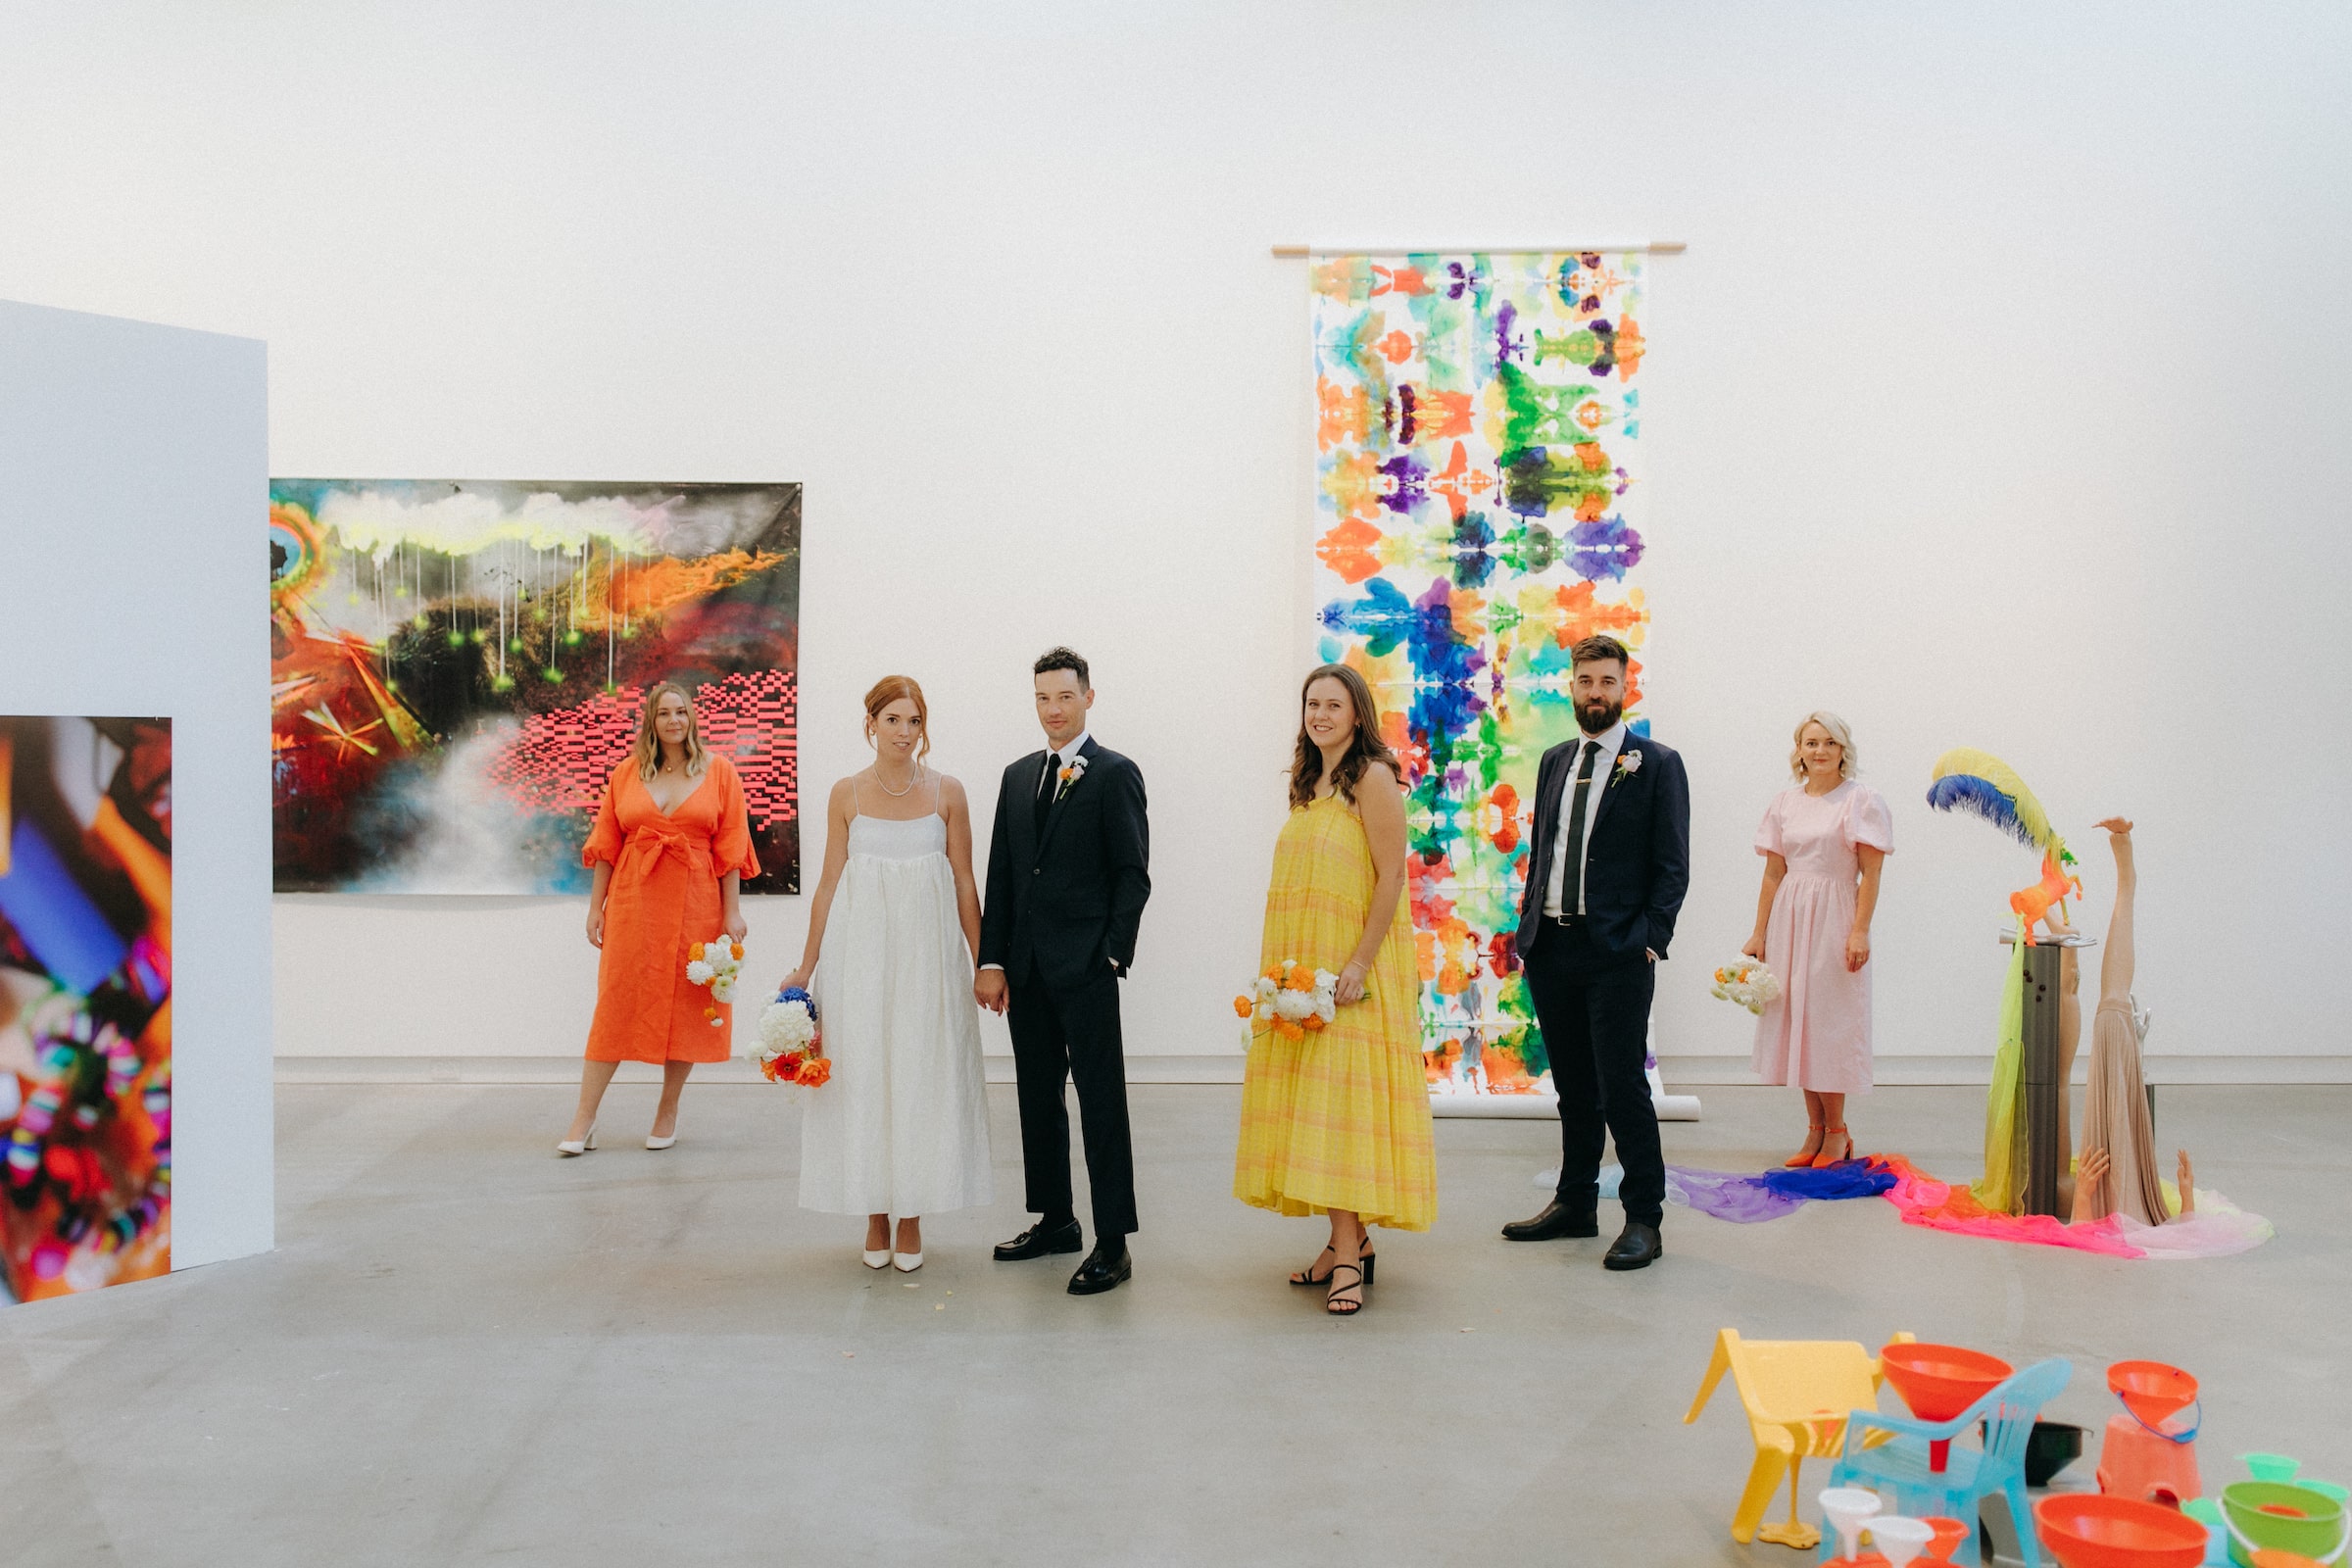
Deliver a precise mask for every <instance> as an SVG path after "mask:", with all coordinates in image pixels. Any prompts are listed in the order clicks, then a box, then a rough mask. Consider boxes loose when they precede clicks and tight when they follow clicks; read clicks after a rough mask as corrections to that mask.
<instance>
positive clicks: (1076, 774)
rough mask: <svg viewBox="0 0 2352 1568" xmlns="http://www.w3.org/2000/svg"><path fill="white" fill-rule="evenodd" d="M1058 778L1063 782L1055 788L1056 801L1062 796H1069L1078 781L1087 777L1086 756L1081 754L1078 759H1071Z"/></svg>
mask: <svg viewBox="0 0 2352 1568" xmlns="http://www.w3.org/2000/svg"><path fill="white" fill-rule="evenodd" d="M1058 777H1059V778H1060V780H1061V782H1060V784H1059V785H1058V786H1056V787H1055V789H1054V799H1056V800H1059V799H1060V798H1061V797H1062V796H1064V795H1067V794H1069V793H1070V791H1071V790H1072V789H1073V788H1075V787H1076V785H1077V783H1078V781H1079V780H1080V779H1082V778H1084V777H1086V754H1085V753H1083V752H1081V753H1079V754H1078V755H1077V756H1076V757H1073V758H1071V759H1070V760H1069V762H1068V763H1067V764H1066V765H1065V766H1064V767H1063V768H1062V770H1061V772H1060V774H1059V775H1058Z"/></svg>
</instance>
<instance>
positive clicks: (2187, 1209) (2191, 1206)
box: [2174, 1149, 2197, 1214]
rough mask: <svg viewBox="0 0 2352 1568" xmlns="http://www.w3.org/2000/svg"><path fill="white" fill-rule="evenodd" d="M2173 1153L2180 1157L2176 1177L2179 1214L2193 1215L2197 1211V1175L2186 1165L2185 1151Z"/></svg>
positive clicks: (2186, 1153) (2186, 1155)
mask: <svg viewBox="0 0 2352 1568" xmlns="http://www.w3.org/2000/svg"><path fill="white" fill-rule="evenodd" d="M2174 1152H2176V1153H2177V1154H2179V1155H2180V1174H2179V1176H2178V1177H2177V1181H2178V1183H2179V1186H2180V1212H2181V1213H2183V1214H2193V1213H2195V1212H2196V1211H2197V1173H2196V1171H2195V1170H2194V1169H2192V1168H2191V1167H2190V1165H2189V1163H2188V1151H2187V1150H2185V1149H2181V1150H2176V1151H2174Z"/></svg>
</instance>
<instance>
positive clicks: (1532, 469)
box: [1310, 252, 1649, 1094]
mask: <svg viewBox="0 0 2352 1568" xmlns="http://www.w3.org/2000/svg"><path fill="white" fill-rule="evenodd" d="M1643 264H1644V258H1643V257H1642V255H1640V254H1629V253H1615V252H1609V253H1602V252H1584V253H1576V254H1549V255H1546V254H1535V253H1517V254H1510V253H1495V254H1491V255H1490V254H1484V253H1478V254H1472V253H1462V254H1445V255H1439V254H1430V255H1415V256H1405V257H1396V258H1384V259H1374V258H1372V257H1368V256H1330V257H1319V258H1316V259H1314V260H1313V261H1312V262H1311V263H1310V269H1311V270H1310V279H1311V291H1312V324H1313V333H1314V368H1315V406H1316V449H1317V452H1316V493H1315V509H1316V544H1315V557H1316V566H1315V592H1314V604H1315V613H1316V623H1317V624H1316V630H1317V633H1318V635H1319V637H1320V639H1321V648H1322V657H1323V658H1325V659H1327V660H1344V661H1346V662H1348V663H1350V664H1353V665H1354V666H1356V667H1357V668H1358V669H1360V670H1362V671H1363V673H1364V675H1365V677H1366V678H1367V679H1368V680H1369V681H1370V682H1371V684H1372V688H1373V690H1374V692H1375V693H1377V694H1378V695H1379V697H1380V700H1381V709H1382V714H1383V717H1384V720H1385V721H1386V723H1387V724H1388V726H1389V733H1388V739H1389V741H1390V744H1391V745H1393V746H1394V747H1396V749H1397V753H1398V755H1399V756H1400V757H1401V758H1402V759H1403V760H1404V765H1405V779H1404V783H1405V786H1406V789H1407V791H1408V792H1409V793H1408V797H1407V802H1406V805H1407V810H1408V813H1409V822H1410V828H1411V835H1412V845H1411V848H1412V859H1411V861H1410V864H1409V866H1408V882H1407V888H1406V892H1407V895H1408V897H1409V898H1410V899H1411V901H1412V909H1413V930H1414V940H1415V942H1416V944H1417V946H1418V948H1419V952H1420V962H1421V983H1422V984H1421V1019H1422V1046H1423V1050H1424V1051H1425V1053H1426V1054H1427V1060H1428V1065H1429V1074H1430V1086H1431V1090H1432V1092H1433V1093H1437V1094H1482V1093H1503V1094H1509V1093H1519V1094H1525V1093H1532V1092H1537V1091H1544V1090H1548V1089H1549V1088H1550V1084H1549V1081H1548V1078H1549V1064H1548V1061H1547V1059H1546V1057H1545V1055H1544V1043H1543V1039H1542V1036H1541V1034H1540V1033H1539V1031H1538V1030H1537V1028H1536V1023H1535V1009H1534V1007H1533V1005H1531V1004H1530V1002H1529V1000H1528V996H1527V987H1526V983H1525V981H1524V980H1523V978H1522V977H1521V975H1520V972H1519V959H1518V955H1517V953H1516V952H1515V951H1514V944H1513V937H1512V932H1513V930H1514V928H1515V927H1516V925H1517V923H1518V901H1519V890H1520V887H1521V885H1522V883H1523V882H1524V880H1525V875H1526V864H1527V843H1526V833H1527V831H1528V826H1529V823H1530V820H1531V818H1532V803H1531V802H1530V801H1529V800H1528V798H1527V797H1528V792H1529V791H1530V790H1531V789H1532V788H1533V786H1534V783H1535V776H1536V763H1537V760H1539V759H1540V758H1541V757H1542V756H1543V754H1544V749H1545V748H1546V747H1549V746H1551V745H1554V744H1556V743H1557V742H1559V741H1562V740H1566V739H1567V738H1569V737H1570V736H1571V735H1573V734H1575V733H1576V719H1575V715H1574V713H1573V711H1571V709H1570V706H1569V702H1568V696H1567V680H1568V664H1569V659H1568V650H1569V648H1570V647H1571V646H1573V645H1574V644H1575V643H1576V642H1577V640H1578V639H1580V638H1582V637H1586V636H1589V635H1591V634H1593V633H1594V632H1607V633H1609V634H1610V635H1612V636H1614V637H1616V638H1618V639H1619V640H1620V641H1622V642H1624V643H1625V644H1626V645H1627V646H1628V647H1629V648H1631V649H1633V650H1635V651H1636V658H1635V661H1634V664H1633V670H1632V672H1631V673H1632V675H1633V691H1632V695H1631V697H1630V699H1629V701H1628V704H1627V709H1628V713H1629V716H1634V715H1636V713H1637V706H1638V705H1639V703H1640V702H1641V670H1642V662H1641V659H1640V650H1641V648H1642V643H1643V640H1644V637H1645V635H1646V633H1647V630H1648V626H1649V610H1648V606H1647V604H1646V603H1645V601H1644V599H1643V597H1642V589H1641V588H1640V587H1639V586H1638V585H1637V584H1636V582H1635V576H1636V568H1638V567H1639V566H1640V564H1641V563H1642V552H1643V550H1644V548H1645V543H1644V538H1643V529H1642V526H1641V525H1640V520H1641V503H1642V489H1641V477H1642V470H1641V460H1640V451H1641V448H1640V437H1641V434H1642V394H1641V392H1640V390H1639V389H1638V388H1637V387H1636V386H1635V385H1634V384H1633V383H1634V381H1635V378H1636V376H1637V374H1638V373H1639V372H1640V370H1641V368H1642V358H1643V356H1644V355H1645V354H1646V352H1647V349H1648V345H1647V342H1646V340H1645V338H1644V336H1643V330H1642V319H1643V318H1644V316H1645V315H1646V314H1647V313H1646V311H1645V309H1644V306H1643V301H1642V270H1643ZM1634 723H1635V728H1636V729H1637V730H1646V727H1647V726H1646V722H1645V721H1644V720H1642V719H1640V718H1639V717H1638V716H1634Z"/></svg>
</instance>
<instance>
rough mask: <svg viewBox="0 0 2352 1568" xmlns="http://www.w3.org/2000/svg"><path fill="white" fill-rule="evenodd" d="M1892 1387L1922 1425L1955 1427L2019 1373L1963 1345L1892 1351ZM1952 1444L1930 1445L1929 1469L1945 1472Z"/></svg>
mask: <svg viewBox="0 0 2352 1568" xmlns="http://www.w3.org/2000/svg"><path fill="white" fill-rule="evenodd" d="M1879 1365H1880V1367H1881V1368H1883V1369H1884V1370H1885V1371H1886V1374H1887V1382H1889V1383H1891V1384H1893V1385H1894V1392H1895V1393H1897V1394H1899V1395H1901V1396H1902V1397H1903V1403H1905V1404H1907V1405H1909V1406H1910V1407H1911V1413H1912V1414H1913V1415H1915V1416H1917V1417H1919V1418H1920V1419H1921V1420H1922V1421H1949V1420H1951V1419H1952V1418H1953V1417H1954V1416H1956V1415H1958V1414H1959V1413H1960V1412H1961V1411H1963V1410H1965V1409H1967V1408H1968V1407H1969V1406H1970V1405H1972V1404H1974V1403H1976V1402H1977V1401H1978V1400H1979V1399H1982V1398H1983V1397H1985V1395H1987V1394H1990V1393H1991V1392H1992V1391H1993V1390H1994V1389H1996V1388H1998V1387H1999V1386H2000V1384H2001V1381H2002V1380H2003V1379H2004V1378H2007V1377H2008V1376H2010V1374H2012V1373H2014V1372H2015V1371H2016V1370H2017V1369H2016V1368H2015V1367H2013V1366H2011V1365H2010V1364H2009V1363H2008V1362H2006V1361H2004V1360H2002V1359H2001V1358H2000V1357H1999V1356H1997V1355H1986V1354H1985V1352H1984V1351H1982V1350H1964V1349H1962V1348H1960V1347H1959V1346H1957V1345H1900V1344H1897V1345H1889V1346H1887V1348H1885V1349H1883V1350H1881V1351H1880V1352H1879ZM1951 1452H1952V1445H1951V1441H1950V1440H1949V1439H1937V1440H1936V1442H1934V1443H1931V1444H1929V1445H1928V1466H1929V1468H1930V1469H1933V1470H1941V1469H1942V1468H1943V1465H1944V1461H1945V1460H1946V1459H1948V1458H1949V1457H1950V1456H1951Z"/></svg>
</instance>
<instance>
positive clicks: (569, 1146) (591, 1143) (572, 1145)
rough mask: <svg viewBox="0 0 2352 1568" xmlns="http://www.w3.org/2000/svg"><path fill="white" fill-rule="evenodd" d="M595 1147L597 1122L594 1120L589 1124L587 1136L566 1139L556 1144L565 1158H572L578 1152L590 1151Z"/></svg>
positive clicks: (558, 1150) (557, 1149)
mask: <svg viewBox="0 0 2352 1568" xmlns="http://www.w3.org/2000/svg"><path fill="white" fill-rule="evenodd" d="M595 1147H596V1124H595V1123H594V1122H590V1123H589V1124H588V1136H587V1137H585V1138H566V1139H564V1140H563V1141H562V1142H560V1143H558V1144H557V1145H556V1152H557V1153H559V1154H561V1155H563V1156H564V1158H565V1159H570V1158H571V1157H573V1156H574V1155H576V1154H585V1153H586V1152H588V1151H590V1150H591V1149H594V1148H595Z"/></svg>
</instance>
